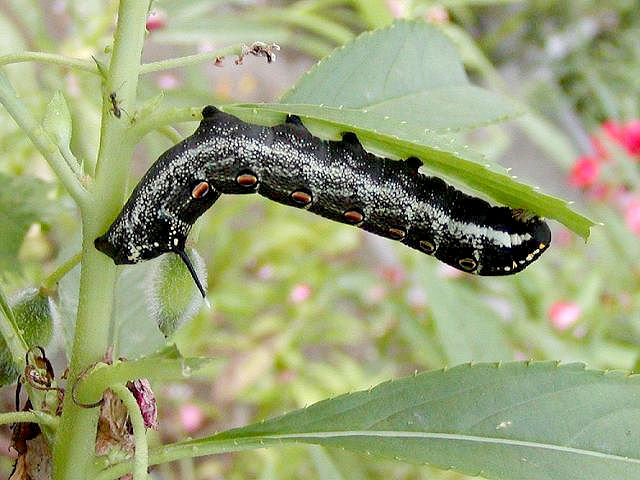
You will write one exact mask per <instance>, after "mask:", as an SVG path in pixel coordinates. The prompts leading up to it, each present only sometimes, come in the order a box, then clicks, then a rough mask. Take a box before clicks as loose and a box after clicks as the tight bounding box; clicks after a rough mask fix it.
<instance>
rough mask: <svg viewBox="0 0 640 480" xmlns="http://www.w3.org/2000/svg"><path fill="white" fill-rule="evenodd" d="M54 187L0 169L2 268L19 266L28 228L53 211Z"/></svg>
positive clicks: (0, 266) (10, 268)
mask: <svg viewBox="0 0 640 480" xmlns="http://www.w3.org/2000/svg"><path fill="white" fill-rule="evenodd" d="M50 190H51V187H50V186H49V185H48V184H47V183H45V182H43V181H42V180H38V179H36V178H33V177H13V176H10V175H6V174H4V173H0V271H2V270H6V271H12V272H15V271H17V270H18V268H19V266H20V263H19V262H16V257H17V256H18V251H19V250H20V246H21V245H22V240H23V239H24V235H25V234H26V233H27V230H28V229H29V227H30V226H31V225H32V224H33V223H37V222H41V221H42V219H43V218H44V217H45V216H47V213H48V212H49V211H50V207H51V201H50V199H48V198H47V194H48V192H49V191H50Z"/></svg>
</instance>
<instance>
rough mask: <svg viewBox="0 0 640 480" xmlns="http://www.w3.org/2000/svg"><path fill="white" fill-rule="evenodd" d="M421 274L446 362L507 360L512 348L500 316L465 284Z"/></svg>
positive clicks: (511, 353) (450, 363)
mask: <svg viewBox="0 0 640 480" xmlns="http://www.w3.org/2000/svg"><path fill="white" fill-rule="evenodd" d="M434 278H437V275H435V272H433V271H432V272H431V275H429V276H427V275H424V279H425V282H424V285H425V289H426V291H427V295H428V299H429V303H428V304H429V308H430V310H431V313H432V315H433V322H434V324H435V328H436V334H437V338H438V340H439V342H440V344H441V345H442V349H443V350H444V353H445V355H446V358H447V363H448V364H449V365H456V364H459V363H462V362H468V361H472V360H473V361H477V362H482V361H492V360H511V359H513V352H512V351H511V348H509V342H508V340H507V337H506V335H505V334H504V332H503V330H502V328H501V325H500V319H499V317H497V316H496V314H495V312H493V311H492V310H491V309H490V308H489V307H488V306H487V304H486V303H484V302H483V301H482V300H480V299H479V298H478V292H477V291H473V290H470V289H469V288H467V285H462V284H459V283H457V282H448V281H446V280H439V279H438V280H436V281H434Z"/></svg>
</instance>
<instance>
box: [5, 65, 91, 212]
mask: <svg viewBox="0 0 640 480" xmlns="http://www.w3.org/2000/svg"><path fill="white" fill-rule="evenodd" d="M0 103H2V105H4V107H5V108H6V109H7V111H8V112H9V115H11V118H13V120H14V121H15V122H16V123H17V124H18V125H19V126H20V127H21V128H22V129H23V130H24V132H25V133H26V134H27V135H28V136H29V138H30V139H31V141H32V142H33V144H34V145H35V147H36V148H37V149H38V151H39V152H40V153H41V154H42V156H43V157H44V158H45V160H46V161H47V162H48V163H49V166H50V167H51V168H52V170H53V171H54V172H55V173H56V175H57V176H58V178H59V179H60V182H62V184H63V185H64V187H65V188H66V189H67V191H68V192H69V195H71V197H72V198H73V199H74V200H75V201H76V203H77V204H78V206H80V208H84V207H86V204H87V201H88V194H87V191H86V190H85V189H84V187H83V186H82V185H81V183H80V180H79V179H78V177H77V176H76V174H75V173H74V172H73V170H72V169H71V167H69V165H68V164H67V161H66V160H65V159H64V157H63V156H62V154H61V153H60V150H59V149H58V147H57V146H56V144H55V142H54V141H53V140H52V139H51V137H50V136H49V135H48V134H47V133H46V132H45V131H44V129H43V128H42V127H41V126H40V125H39V124H38V122H36V120H35V118H33V115H31V112H29V110H27V108H26V107H25V106H24V103H23V102H22V101H21V100H20V98H19V97H18V95H17V94H16V92H15V91H14V90H13V88H12V87H11V84H10V83H9V81H8V80H7V79H6V77H5V76H4V75H3V74H2V73H0Z"/></svg>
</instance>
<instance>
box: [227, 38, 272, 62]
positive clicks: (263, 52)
mask: <svg viewBox="0 0 640 480" xmlns="http://www.w3.org/2000/svg"><path fill="white" fill-rule="evenodd" d="M278 51H280V45H278V44H277V43H264V42H254V43H252V44H251V45H250V46H247V45H243V46H242V53H241V54H240V55H238V58H237V59H236V65H241V64H242V61H243V60H244V57H246V56H247V55H253V56H256V57H266V59H267V63H272V62H274V61H275V59H276V52H278Z"/></svg>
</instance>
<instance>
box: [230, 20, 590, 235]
mask: <svg viewBox="0 0 640 480" xmlns="http://www.w3.org/2000/svg"><path fill="white" fill-rule="evenodd" d="M282 101H283V102H284V103H280V104H237V105H228V106H225V107H224V108H223V109H224V110H225V111H227V112H229V113H232V114H234V115H238V116H239V117H241V118H243V119H244V120H246V121H250V122H254V123H268V124H274V123H278V122H282V121H283V119H284V115H285V114H294V115H298V116H300V117H302V118H303V120H304V121H305V125H306V126H307V127H308V128H309V129H310V130H311V131H312V132H313V133H314V134H316V135H319V136H322V137H323V138H331V139H338V138H340V137H341V134H342V133H344V132H346V131H350V132H354V133H356V134H357V135H358V138H359V139H360V141H361V142H362V143H363V145H364V146H365V148H367V150H369V151H371V152H373V153H376V154H379V155H384V156H387V157H389V158H407V157H410V156H416V157H419V158H420V159H422V160H423V162H424V164H425V167H426V168H427V169H429V170H431V171H433V172H434V173H437V174H440V175H443V176H445V177H447V178H449V179H450V180H452V181H454V182H459V183H462V184H464V185H467V186H468V187H470V188H472V189H474V190H476V191H478V192H481V193H483V194H485V195H487V196H489V197H491V198H493V199H494V200H496V201H498V202H500V203H503V204H505V205H509V206H511V207H514V208H522V209H525V210H527V211H531V212H534V213H536V214H538V215H540V216H543V217H548V218H554V219H556V220H558V221H560V222H561V223H563V224H564V225H566V226H567V227H568V228H570V229H571V230H573V231H575V232H576V233H578V234H579V235H581V236H582V237H584V238H587V237H588V236H589V229H590V227H591V226H592V225H593V224H594V223H593V222H592V221H591V220H589V219H588V218H585V217H583V216H581V215H579V214H578V213H576V212H574V211H572V210H571V209H570V208H569V207H568V204H567V202H565V201H564V200H561V199H558V198H555V197H551V196H549V195H545V194H542V193H540V192H538V191H537V190H536V189H534V188H532V187H530V186H528V185H525V184H522V183H518V182H516V181H515V180H514V179H513V178H512V177H511V176H510V175H509V174H508V173H507V171H506V169H504V168H502V167H499V166H496V165H490V164H488V162H487V160H486V159H485V158H483V157H482V156H481V155H479V154H477V153H474V152H472V151H471V150H469V148H468V147H467V146H466V145H464V144H460V143H459V142H458V141H457V140H456V139H455V138H452V137H450V136H447V135H444V133H446V132H447V131H453V130H459V129H469V128H472V127H477V126H480V125H486V124H488V123H492V122H496V121H499V120H503V119H505V118H508V117H509V116H513V115H514V114H515V110H514V108H513V107H512V105H511V104H510V102H508V101H506V100H505V99H503V98H501V97H499V96H498V95H496V94H493V93H491V92H488V91H486V90H483V89H481V88H478V87H475V86H473V85H471V84H470V83H469V82H468V79H467V77H466V75H465V73H464V69H463V66H462V63H461V62H460V59H459V55H458V54H457V52H456V50H455V49H454V47H453V46H452V45H451V44H450V43H449V41H448V40H447V39H446V38H445V37H444V36H443V34H441V33H440V32H438V31H437V30H436V29H435V28H433V27H431V26H429V25H428V24H426V23H424V22H408V21H401V22H396V23H394V24H393V25H392V26H391V27H389V28H385V29H381V30H377V31H375V32H372V33H365V34H363V35H361V36H360V37H358V38H357V39H356V40H354V41H353V42H352V43H350V44H348V45H346V46H345V47H343V48H340V49H338V50H337V51H336V52H335V53H334V54H332V55H331V56H329V57H328V58H327V59H325V60H323V61H322V62H320V63H319V64H318V65H317V66H316V67H315V68H313V69H312V70H311V71H310V72H309V73H308V74H307V75H305V76H304V77H303V78H302V79H301V80H300V81H299V82H298V84H297V85H296V86H295V87H294V88H293V89H292V90H291V91H290V92H289V93H287V94H285V95H284V97H283V99H282Z"/></svg>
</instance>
